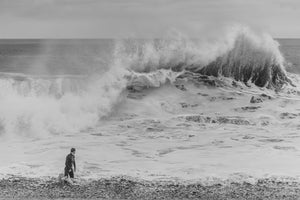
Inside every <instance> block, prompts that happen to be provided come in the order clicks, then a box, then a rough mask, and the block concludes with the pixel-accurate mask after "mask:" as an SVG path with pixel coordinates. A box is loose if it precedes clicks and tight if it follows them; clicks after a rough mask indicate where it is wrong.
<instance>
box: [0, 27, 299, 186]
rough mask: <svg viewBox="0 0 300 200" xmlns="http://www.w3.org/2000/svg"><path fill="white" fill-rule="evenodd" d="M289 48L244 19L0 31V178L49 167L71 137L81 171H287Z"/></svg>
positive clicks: (295, 87)
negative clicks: (230, 24) (195, 25)
mask: <svg viewBox="0 0 300 200" xmlns="http://www.w3.org/2000/svg"><path fill="white" fill-rule="evenodd" d="M299 53H300V39H276V40H274V39H273V38H272V37H270V36H266V35H259V34H256V33H253V32H252V31H251V30H245V29H239V30H235V32H231V33H229V34H226V33H224V37H221V38H218V39H216V40H215V41H202V40H199V41H198V40H195V39H193V40H189V39H187V38H186V37H174V38H167V39H155V40H134V39H126V40H111V39H103V40H101V39H99V40H67V39H66V40H23V39H22V40H0V158H1V162H0V177H2V176H3V177H7V176H8V177H9V176H11V175H12V174H13V175H17V176H25V177H46V176H50V177H57V176H58V175H59V174H60V173H62V172H63V169H64V161H65V160H64V159H65V156H66V154H67V153H69V151H70V148H71V147H75V148H76V149H77V150H76V160H77V173H76V176H77V177H80V178H82V179H88V178H93V179H99V178H102V177H111V176H118V175H126V176H131V177H138V178H141V179H149V180H175V179H176V180H189V181H191V180H195V179H196V180H202V179H206V180H208V179H209V180H213V179H214V178H230V179H234V180H245V179H249V177H252V178H260V177H268V176H279V177H281V176H285V175H286V176H296V175H297V174H298V168H299V165H300V158H299V156H298V152H299V150H298V149H299V144H300V137H299V134H298V132H299V125H298V122H299V116H300V114H299V106H300V98H299V94H300V92H299V91H300V89H299V88H300V78H299V75H298V74H299V73H300V60H299ZM8 154H9V156H8ZM212 177H214V178H213V179H211V178H212Z"/></svg>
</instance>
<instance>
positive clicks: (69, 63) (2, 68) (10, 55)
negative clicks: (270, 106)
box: [0, 39, 300, 75]
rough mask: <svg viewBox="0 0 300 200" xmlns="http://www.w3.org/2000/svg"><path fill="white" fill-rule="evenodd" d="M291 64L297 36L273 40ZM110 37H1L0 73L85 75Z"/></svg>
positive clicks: (298, 64) (100, 61)
mask: <svg viewBox="0 0 300 200" xmlns="http://www.w3.org/2000/svg"><path fill="white" fill-rule="evenodd" d="M277 41H278V42H279V43H280V50H281V52H282V54H283V55H284V57H285V58H286V60H287V61H288V62H289V63H291V65H289V66H288V67H287V70H288V71H290V72H293V73H300V39H277ZM113 46H114V41H113V40H111V39H61V40H55V39H49V40H41V39H8V40H7V39H6V40H4V39H2V40H0V72H12V73H29V74H50V75H58V74H89V73H94V72H95V71H99V70H101V68H105V67H106V66H107V65H108V64H109V62H110V61H111V56H112V54H113Z"/></svg>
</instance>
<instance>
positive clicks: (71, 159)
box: [65, 148, 76, 178]
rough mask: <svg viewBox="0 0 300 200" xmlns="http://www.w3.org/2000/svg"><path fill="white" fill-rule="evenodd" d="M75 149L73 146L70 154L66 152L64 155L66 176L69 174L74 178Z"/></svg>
mask: <svg viewBox="0 0 300 200" xmlns="http://www.w3.org/2000/svg"><path fill="white" fill-rule="evenodd" d="M75 151H76V150H75V148H72V149H71V152H70V154H68V155H67V157H66V167H65V176H66V177H68V176H70V178H74V172H76V163H75Z"/></svg>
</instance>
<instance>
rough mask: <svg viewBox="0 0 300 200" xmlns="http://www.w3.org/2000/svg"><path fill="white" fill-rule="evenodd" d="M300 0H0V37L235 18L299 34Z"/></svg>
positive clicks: (206, 25) (107, 32)
mask: <svg viewBox="0 0 300 200" xmlns="http://www.w3.org/2000/svg"><path fill="white" fill-rule="evenodd" d="M299 19H300V1H299V0H253V1H251V0H0V38H103V37H106V38H110V37H161V36H162V35H164V34H166V33H167V32H168V31H169V30H171V29H176V30H179V31H181V32H183V33H185V34H188V35H190V36H192V37H197V35H198V34H202V33H203V30H205V29H208V30H209V29H218V28H219V27H222V26H226V25H227V24H232V23H239V24H245V25H249V26H250V27H254V28H255V29H260V30H263V31H266V32H269V33H271V34H272V36H274V37H300V22H299V21H298V20H299Z"/></svg>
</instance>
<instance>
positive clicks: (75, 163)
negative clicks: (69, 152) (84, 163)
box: [74, 158, 76, 172]
mask: <svg viewBox="0 0 300 200" xmlns="http://www.w3.org/2000/svg"><path fill="white" fill-rule="evenodd" d="M74 172H76V162H75V158H74Z"/></svg>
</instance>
